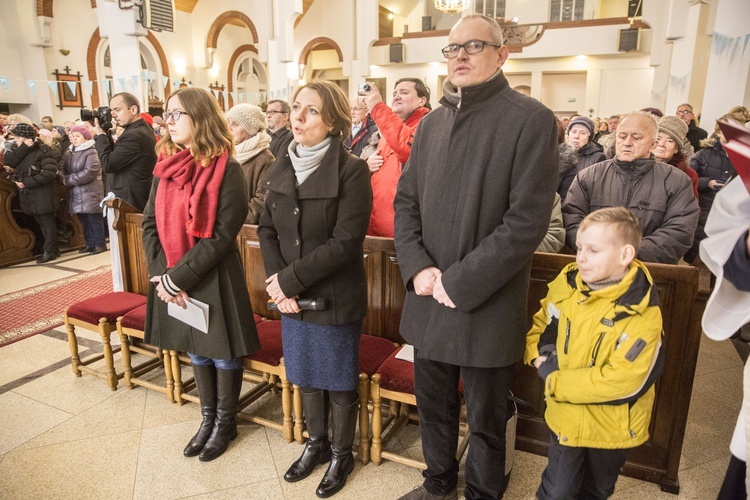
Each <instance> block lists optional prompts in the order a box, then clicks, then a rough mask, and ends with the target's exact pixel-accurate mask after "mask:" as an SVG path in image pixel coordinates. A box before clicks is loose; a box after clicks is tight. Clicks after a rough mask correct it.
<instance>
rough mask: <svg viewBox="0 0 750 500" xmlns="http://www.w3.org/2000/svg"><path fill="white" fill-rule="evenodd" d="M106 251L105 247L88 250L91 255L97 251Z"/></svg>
mask: <svg viewBox="0 0 750 500" xmlns="http://www.w3.org/2000/svg"><path fill="white" fill-rule="evenodd" d="M106 251H107V247H96V248H94V249H93V250H91V252H89V253H90V254H91V255H96V254H98V253H102V252H106Z"/></svg>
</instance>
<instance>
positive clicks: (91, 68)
mask: <svg viewBox="0 0 750 500" xmlns="http://www.w3.org/2000/svg"><path fill="white" fill-rule="evenodd" d="M50 1H51V0H50ZM101 39H102V37H101V35H100V34H99V28H96V30H94V34H93V35H91V40H89V47H88V50H87V51H86V68H87V69H88V73H89V80H91V81H92V82H95V83H97V85H93V88H92V91H91V107H92V108H98V107H99V106H100V105H101V102H100V97H99V85H98V77H97V72H96V67H97V64H96V52H97V50H98V49H99V42H101ZM146 39H147V40H148V41H149V42H151V45H153V46H154V49H155V50H156V54H157V55H158V56H159V62H160V63H161V70H162V73H163V75H164V76H166V77H167V78H169V63H168V62H167V56H166V54H165V53H164V49H163V48H162V46H161V44H160V43H159V40H157V39H156V37H155V36H154V34H153V33H151V32H150V31H149V32H148V35H147V36H146ZM170 94H171V92H170V86H169V82H167V85H166V87H165V88H164V101H165V102H166V100H167V98H169V95H170ZM143 104H144V106H142V108H143V109H142V111H143V110H148V103H143Z"/></svg>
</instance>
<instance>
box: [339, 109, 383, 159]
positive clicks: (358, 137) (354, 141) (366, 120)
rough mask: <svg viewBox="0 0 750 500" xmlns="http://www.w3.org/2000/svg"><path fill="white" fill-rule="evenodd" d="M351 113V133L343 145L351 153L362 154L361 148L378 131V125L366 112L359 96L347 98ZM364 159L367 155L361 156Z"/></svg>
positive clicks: (363, 147)
mask: <svg viewBox="0 0 750 500" xmlns="http://www.w3.org/2000/svg"><path fill="white" fill-rule="evenodd" d="M349 105H350V106H351V113H352V134H351V135H350V136H349V137H347V138H346V140H345V141H344V146H346V147H347V148H349V149H351V151H352V154H354V155H356V156H360V157H361V156H362V150H363V149H365V146H367V144H369V142H370V138H371V137H372V135H373V134H375V133H376V132H377V131H378V126H377V125H375V122H374V121H373V120H372V117H371V116H370V115H369V113H368V112H367V106H365V103H364V102H363V101H362V98H361V97H355V98H353V99H350V100H349ZM363 158H364V159H365V160H366V159H367V157H366V156H365V157H363Z"/></svg>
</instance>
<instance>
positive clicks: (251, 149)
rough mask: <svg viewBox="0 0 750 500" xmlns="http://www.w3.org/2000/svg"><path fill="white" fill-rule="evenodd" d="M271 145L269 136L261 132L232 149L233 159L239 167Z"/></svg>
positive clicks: (263, 131)
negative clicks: (238, 163)
mask: <svg viewBox="0 0 750 500" xmlns="http://www.w3.org/2000/svg"><path fill="white" fill-rule="evenodd" d="M269 144H271V136H270V135H268V133H267V132H266V131H265V130H261V131H260V132H258V133H257V134H255V135H254V136H252V137H250V138H249V139H247V140H244V141H242V142H241V143H239V144H237V145H236V146H235V147H234V159H235V160H237V161H238V162H240V165H242V164H243V163H245V162H246V161H248V160H249V159H251V158H253V157H255V156H257V155H258V154H259V153H260V152H262V151H263V150H264V149H267V148H268V145H269Z"/></svg>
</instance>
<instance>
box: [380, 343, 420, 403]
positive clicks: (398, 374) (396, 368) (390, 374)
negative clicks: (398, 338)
mask: <svg viewBox="0 0 750 500" xmlns="http://www.w3.org/2000/svg"><path fill="white" fill-rule="evenodd" d="M399 351H400V349H399V350H397V351H395V352H393V353H391V355H390V356H388V359H386V360H385V361H384V362H383V364H382V365H380V368H378V370H377V373H379V374H380V387H381V389H385V390H388V391H394V392H403V393H406V394H414V363H412V362H411V361H404V360H403V359H396V354H398V352H399Z"/></svg>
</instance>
